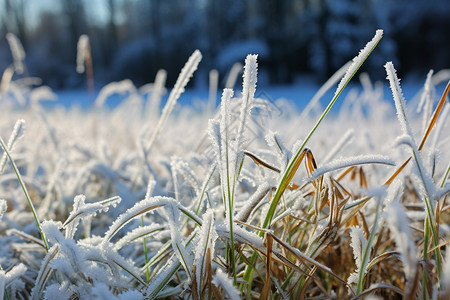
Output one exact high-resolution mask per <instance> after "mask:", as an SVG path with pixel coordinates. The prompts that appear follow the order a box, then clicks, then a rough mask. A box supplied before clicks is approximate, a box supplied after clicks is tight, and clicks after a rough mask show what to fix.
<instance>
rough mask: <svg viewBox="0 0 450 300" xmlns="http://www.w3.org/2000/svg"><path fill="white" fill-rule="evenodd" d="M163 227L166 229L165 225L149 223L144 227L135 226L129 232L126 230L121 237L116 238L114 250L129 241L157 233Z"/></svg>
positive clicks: (139, 239) (137, 240)
mask: <svg viewBox="0 0 450 300" xmlns="http://www.w3.org/2000/svg"><path fill="white" fill-rule="evenodd" d="M164 229H166V227H165V226H161V225H158V224H151V225H147V226H144V227H137V228H135V229H133V230H132V231H131V232H128V233H127V234H126V235H125V236H124V237H123V238H121V239H120V240H118V241H117V242H116V243H115V245H114V247H115V248H116V250H119V249H121V248H122V247H124V246H125V245H127V244H129V243H131V242H140V241H142V240H143V239H144V238H146V237H148V236H149V235H152V234H155V233H158V232H160V231H162V230H164Z"/></svg>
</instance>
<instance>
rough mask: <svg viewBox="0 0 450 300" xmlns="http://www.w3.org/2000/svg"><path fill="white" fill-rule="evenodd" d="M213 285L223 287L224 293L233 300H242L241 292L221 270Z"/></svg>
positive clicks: (217, 273)
mask: <svg viewBox="0 0 450 300" xmlns="http://www.w3.org/2000/svg"><path fill="white" fill-rule="evenodd" d="M213 283H214V284H215V285H217V286H220V287H222V289H223V291H224V293H225V294H226V295H227V296H228V297H229V298H230V299H232V300H239V299H241V297H240V295H239V291H238V290H237V289H236V288H235V287H234V286H233V281H232V280H231V278H229V277H228V276H227V275H226V274H225V273H223V271H222V270H221V269H217V272H216V275H215V276H214V280H213Z"/></svg>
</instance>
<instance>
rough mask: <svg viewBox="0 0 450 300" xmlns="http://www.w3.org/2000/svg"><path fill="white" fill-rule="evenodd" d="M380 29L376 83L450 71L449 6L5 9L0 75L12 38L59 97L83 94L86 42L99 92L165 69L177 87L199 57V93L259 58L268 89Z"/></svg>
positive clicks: (218, 0)
mask: <svg viewBox="0 0 450 300" xmlns="http://www.w3.org/2000/svg"><path fill="white" fill-rule="evenodd" d="M37 3H42V7H40V6H39V5H41V4H37ZM44 4H45V6H44ZM378 28H381V29H384V32H385V35H384V38H383V40H382V41H381V43H380V45H379V46H378V47H377V49H376V51H375V52H374V53H373V54H372V56H371V58H370V60H369V61H368V62H367V64H366V65H365V70H366V71H369V72H370V74H371V76H373V77H376V78H377V79H381V77H385V75H384V70H383V64H384V63H385V62H386V61H388V60H393V61H394V64H395V65H396V67H397V68H398V69H399V71H400V75H401V76H403V75H404V74H416V75H417V76H423V77H424V76H425V74H426V72H427V71H428V70H429V69H431V68H433V69H435V70H436V71H438V70H440V69H443V68H448V67H449V66H450V1H448V0H342V1H336V0H285V1H275V0H242V1H230V0H213V1H212V0H211V1H207V0H147V1H146V0H84V1H83V0H64V1H56V0H42V1H36V0H0V71H1V70H4V69H5V68H6V67H7V66H8V65H9V64H11V62H12V56H11V53H10V51H9V47H8V43H7V41H6V38H5V35H6V33H8V32H12V33H14V34H15V35H16V36H17V37H19V39H20V40H21V41H22V43H23V46H24V49H25V52H26V53H27V57H26V64H27V68H28V72H29V74H30V75H31V76H38V77H40V78H42V79H43V81H44V83H45V84H47V85H50V86H51V87H53V88H56V89H63V88H77V87H80V86H82V85H83V84H85V79H84V77H83V76H82V75H79V74H77V73H76V70H75V61H76V49H77V47H76V45H77V41H78V38H79V36H80V35H81V34H87V35H88V36H89V38H90V42H91V49H92V55H93V63H94V76H95V81H96V84H97V85H103V84H104V83H106V82H110V81H114V80H120V79H124V78H130V79H132V80H133V81H135V82H136V83H137V84H143V83H147V82H153V80H154V77H155V74H156V72H157V71H158V69H160V68H164V69H166V70H167V71H168V84H169V85H170V84H172V83H173V81H174V80H175V79H176V77H177V75H178V73H179V70H180V69H181V67H182V66H183V64H184V63H185V61H186V60H187V58H188V57H189V55H190V54H191V53H192V52H193V51H194V50H195V49H197V48H198V49H200V50H201V52H202V53H203V61H202V63H201V70H200V75H201V74H203V75H204V76H197V78H196V80H197V82H196V83H197V84H204V83H205V82H206V80H207V75H206V74H207V71H209V70H210V69H212V68H215V69H217V70H218V71H219V74H220V75H221V76H222V78H223V75H226V73H227V72H228V71H229V70H230V68H231V66H232V65H233V63H234V62H237V61H241V62H242V61H243V59H244V58H245V56H246V54H248V53H257V54H259V55H260V56H259V62H260V68H261V69H260V70H261V75H262V77H263V78H264V80H266V81H267V83H269V84H290V83H293V82H295V80H296V79H297V78H298V77H299V76H304V75H308V76H313V78H315V80H317V81H323V80H325V79H326V78H327V77H328V76H330V74H332V73H333V72H334V71H335V70H337V69H338V68H339V67H340V66H342V65H343V64H344V63H345V62H346V61H348V60H349V59H351V58H352V57H354V56H355V55H356V54H357V52H358V50H359V49H361V48H362V47H363V46H364V45H365V43H366V42H367V41H369V40H370V39H371V38H372V36H373V35H374V33H375V30H376V29H378ZM202 81H203V82H202Z"/></svg>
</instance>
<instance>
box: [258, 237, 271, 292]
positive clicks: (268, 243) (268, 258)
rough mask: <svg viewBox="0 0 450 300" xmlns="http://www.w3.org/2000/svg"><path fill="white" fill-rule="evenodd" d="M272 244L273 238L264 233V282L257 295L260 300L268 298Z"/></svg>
mask: <svg viewBox="0 0 450 300" xmlns="http://www.w3.org/2000/svg"><path fill="white" fill-rule="evenodd" d="M272 244H273V238H272V236H271V235H270V234H266V249H267V254H266V282H265V283H264V287H263V290H262V292H261V295H260V296H259V299H260V300H265V299H269V293H270V282H271V280H270V274H271V263H272Z"/></svg>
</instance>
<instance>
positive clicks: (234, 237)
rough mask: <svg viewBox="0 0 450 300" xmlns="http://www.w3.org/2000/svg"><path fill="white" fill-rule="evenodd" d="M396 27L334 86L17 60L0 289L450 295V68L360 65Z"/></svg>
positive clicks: (91, 294) (233, 295)
mask: <svg viewBox="0 0 450 300" xmlns="http://www.w3.org/2000/svg"><path fill="white" fill-rule="evenodd" d="M381 34H382V33H381V31H378V32H377V34H376V35H375V37H374V39H373V40H372V41H371V42H369V43H368V44H367V46H366V47H365V48H364V49H363V50H361V51H360V53H359V55H358V56H357V57H355V59H354V60H353V62H352V63H350V64H347V65H346V66H344V67H343V68H342V69H341V70H340V71H338V72H337V73H336V75H335V76H333V77H332V78H330V80H329V81H328V82H327V83H325V84H324V85H323V86H322V87H319V86H317V87H316V86H314V85H313V84H310V83H305V84H304V85H303V86H302V85H301V84H300V83H299V84H298V85H294V86H290V87H267V88H266V87H260V86H259V85H258V84H257V82H258V76H257V73H258V59H257V55H249V56H248V57H247V59H246V60H245V62H243V63H244V65H245V67H244V69H243V76H242V77H240V76H239V78H237V80H238V82H239V83H237V84H236V85H235V86H236V88H235V89H234V90H232V89H225V90H224V91H223V92H219V94H220V96H218V97H211V96H209V95H210V94H211V95H214V96H215V95H217V94H218V93H217V91H216V88H215V86H214V84H212V87H211V92H210V93H209V92H208V91H203V92H199V91H196V90H187V91H184V88H185V86H186V84H187V83H188V81H189V79H190V78H191V76H195V74H194V73H195V70H196V69H197V65H198V64H199V63H200V61H201V54H200V52H198V51H196V52H194V54H193V55H192V56H191V57H190V59H189V60H188V62H187V63H186V65H185V67H184V68H183V70H182V71H181V72H180V75H179V78H178V81H177V83H176V84H175V86H174V87H165V86H164V84H163V82H164V80H163V77H159V79H158V77H157V78H156V80H155V83H153V84H151V85H148V86H145V87H141V88H137V87H135V86H134V85H133V84H132V83H131V82H130V81H122V82H118V83H111V84H109V85H107V86H105V87H104V88H103V89H102V90H100V91H97V93H96V95H95V96H93V97H91V96H90V94H89V93H88V92H87V91H79V92H77V91H70V92H53V91H51V90H49V89H48V88H46V87H30V86H29V85H28V84H27V80H25V79H17V80H8V77H5V75H4V76H3V79H2V82H1V84H2V85H1V90H2V94H1V96H0V97H1V98H0V106H1V109H0V137H1V139H2V140H1V144H2V145H1V146H2V147H1V149H2V151H1V152H0V154H2V155H3V157H2V160H1V165H0V199H1V200H0V218H1V219H0V266H1V270H0V298H1V299H154V298H171V297H173V298H176V299H178V298H182V299H205V298H208V299H211V298H216V299H221V298H230V299H240V298H248V299H253V298H259V299H300V298H307V299H332V298H334V299H348V298H355V299H356V298H360V297H366V296H367V298H366V299H378V298H380V299H399V298H401V297H404V298H407V299H415V297H416V296H417V297H419V298H420V299H432V298H433V299H448V298H447V297H448V296H449V295H450V252H449V251H448V246H447V243H448V241H449V238H450V227H449V221H450V209H449V208H450V206H449V204H448V195H449V191H450V184H449V170H450V164H449V162H450V151H449V150H450V149H449V145H450V136H449V134H448V132H449V130H450V122H449V121H448V120H449V118H448V115H449V111H450V108H449V107H450V105H449V101H448V100H446V95H447V92H448V86H447V89H446V84H447V82H448V81H449V80H450V72H447V71H441V72H436V73H433V72H430V73H429V74H428V76H427V78H426V79H424V82H423V83H422V84H421V86H419V87H418V86H417V85H416V84H410V85H407V88H406V90H405V93H404V94H405V95H406V99H407V101H405V99H404V97H403V93H402V90H401V85H400V81H399V79H398V78H397V75H396V72H395V69H394V66H393V65H392V63H386V65H385V69H386V73H387V77H388V80H386V81H385V82H382V83H376V82H372V81H371V80H370V77H369V75H367V74H361V75H360V74H359V73H357V74H358V75H357V76H355V77H354V74H355V73H356V72H357V70H358V69H359V67H360V66H361V64H362V63H363V62H364V60H365V59H366V58H368V59H370V56H369V55H370V52H371V51H372V50H373V48H374V47H375V46H376V45H377V43H378V42H379V41H380V39H381ZM382 42H383V41H382V40H381V43H382ZM355 50H356V49H355ZM355 54H357V53H356V51H355ZM16 63H17V62H16ZM19 63H20V61H19ZM7 72H8V70H6V71H5V74H6V75H8V74H7ZM160 76H165V74H164V73H161V74H160ZM352 78H353V79H352ZM10 79H11V77H10ZM350 80H351V82H350ZM240 82H241V83H242V84H240ZM349 82H350V83H349ZM347 84H348V85H347ZM166 89H167V90H166ZM118 95H119V96H118ZM53 98H58V100H57V101H48V100H51V99H53ZM73 103H76V104H75V105H74V104H73ZM369 297H370V298H369Z"/></svg>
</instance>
